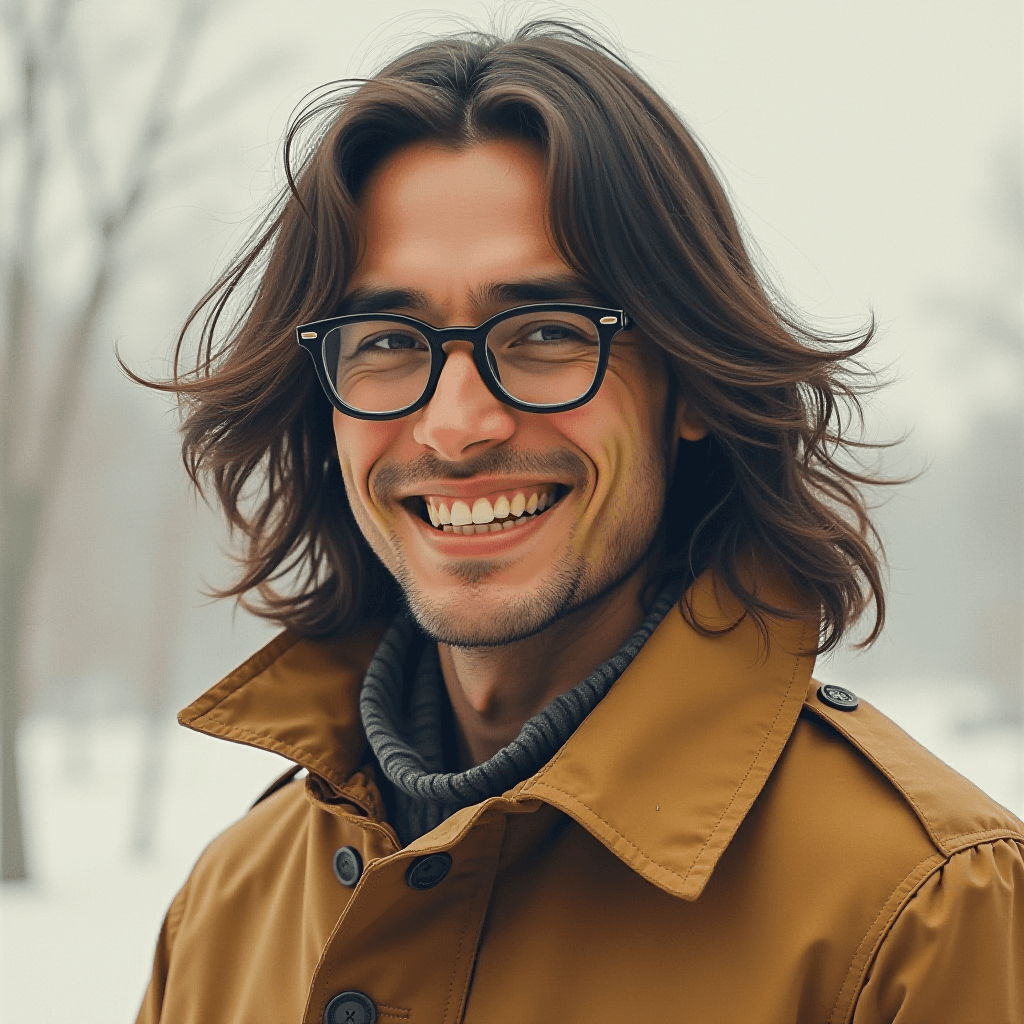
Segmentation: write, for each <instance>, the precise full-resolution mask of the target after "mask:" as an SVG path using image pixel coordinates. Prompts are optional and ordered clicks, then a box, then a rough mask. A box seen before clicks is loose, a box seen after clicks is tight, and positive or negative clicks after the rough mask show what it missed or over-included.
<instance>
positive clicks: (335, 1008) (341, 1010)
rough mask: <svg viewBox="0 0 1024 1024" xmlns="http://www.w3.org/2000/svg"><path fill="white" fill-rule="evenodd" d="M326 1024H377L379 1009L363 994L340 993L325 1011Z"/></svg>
mask: <svg viewBox="0 0 1024 1024" xmlns="http://www.w3.org/2000/svg"><path fill="white" fill-rule="evenodd" d="M324 1024H377V1007H376V1006H374V1005H373V1000H372V999H371V998H370V997H369V996H364V995H363V993H362V992H339V993H338V994H337V995H336V996H335V997H334V998H333V999H332V1000H331V1001H330V1002H329V1003H328V1004H327V1009H326V1010H324Z"/></svg>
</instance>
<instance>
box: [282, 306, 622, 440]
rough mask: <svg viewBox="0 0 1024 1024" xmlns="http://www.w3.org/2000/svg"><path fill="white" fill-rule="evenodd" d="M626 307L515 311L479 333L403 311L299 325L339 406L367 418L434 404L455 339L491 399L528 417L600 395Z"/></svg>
mask: <svg viewBox="0 0 1024 1024" xmlns="http://www.w3.org/2000/svg"><path fill="white" fill-rule="evenodd" d="M632 326H633V321H632V320H631V319H630V317H629V316H628V315H627V314H626V313H624V312H623V311H622V310H621V309H603V308H601V307H599V306H582V305H578V304H576V303H571V302H540V303H534V304H531V305H528V306H516V307H514V308H513V309H506V310H504V312H501V313H498V314H497V315H496V316H492V317H491V318H490V319H489V320H485V321H484V322H483V323H482V324H480V326H479V327H445V328H437V327H431V326H430V324H426V323H424V322H423V321H422V320H416V319H414V318H413V317H411V316H401V315H399V314H397V313H357V314H353V315H351V316H335V317H331V318H330V319H329V320H317V321H316V322H315V323H310V324H303V325H302V326H301V327H297V328H296V334H297V335H298V340H299V344H300V345H301V346H302V347H303V348H304V349H305V350H306V351H307V352H308V353H309V354H310V356H311V357H312V359H313V365H314V366H315V367H316V372H317V375H318V376H319V378H320V383H321V384H322V385H323V388H324V391H325V392H326V393H327V397H328V398H329V399H330V400H331V402H332V403H333V405H334V407H335V408H336V409H339V410H340V411H341V412H343V413H347V414H348V415H349V416H355V417H357V418H358V419H364V420H390V419H397V418H398V417H399V416H407V415H408V414H409V413H411V412H415V411H416V410H417V409H422V408H423V406H425V405H426V404H427V402H429V401H430V399H431V398H432V397H433V395H434V391H435V389H436V388H437V382H438V380H439V379H440V377H441V370H442V369H444V364H445V360H446V359H447V358H448V353H447V352H445V350H444V347H443V346H444V345H445V344H446V343H447V342H449V341H469V342H472V345H473V361H474V362H475V363H476V368H477V370H478V371H479V373H480V376H481V378H482V379H483V382H484V383H485V384H486V385H487V387H488V389H489V390H490V392H491V394H493V395H494V396H495V398H497V399H498V400H499V401H500V402H502V403H504V404H505V405H510V406H512V407H513V408H514V409H521V410H523V411H524V412H564V411H566V410H568V409H575V408H577V407H578V406H580V405H583V404H584V403H585V402H589V401H590V399H591V398H593V397H594V395H596V394H597V391H598V388H600V387H601V381H602V380H603V379H604V373H605V370H606V369H607V366H608V354H609V352H610V351H611V345H612V339H613V338H614V337H615V335H616V334H617V333H618V332H619V331H622V330H628V329H629V328H630V327H632Z"/></svg>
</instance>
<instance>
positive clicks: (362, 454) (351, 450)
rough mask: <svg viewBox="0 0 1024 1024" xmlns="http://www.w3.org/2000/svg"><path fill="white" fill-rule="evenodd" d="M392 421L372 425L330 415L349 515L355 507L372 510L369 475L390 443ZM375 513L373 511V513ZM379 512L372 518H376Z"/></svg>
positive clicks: (356, 508)
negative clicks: (350, 506)
mask: <svg viewBox="0 0 1024 1024" xmlns="http://www.w3.org/2000/svg"><path fill="white" fill-rule="evenodd" d="M393 422H395V421H391V420H389V421H386V422H384V423H375V422H372V421H370V420H357V419H354V418H353V417H351V416H346V415H344V413H340V412H337V411H335V413H334V443H335V445H336V446H337V449H338V464H339V465H340V466H341V476H342V479H343V480H344V482H345V490H346V492H347V493H348V499H349V502H350V504H351V505H352V510H353V512H355V513H356V515H358V514H359V511H358V510H359V508H360V507H362V508H370V509H374V510H375V507H374V505H373V500H372V498H371V496H370V491H369V480H370V474H371V473H372V472H373V468H374V466H376V465H377V464H378V463H379V462H380V460H381V459H382V458H383V456H384V454H385V452H387V450H388V449H389V447H391V446H392V444H393V443H394V440H395V437H394V435H395V434H396V433H397V428H395V427H394V426H393V425H392V424H393ZM375 511H376V510H375ZM378 516H379V512H377V514H375V515H374V518H378Z"/></svg>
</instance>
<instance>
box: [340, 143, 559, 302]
mask: <svg viewBox="0 0 1024 1024" xmlns="http://www.w3.org/2000/svg"><path fill="white" fill-rule="evenodd" d="M546 208H547V191H546V188H545V182H544V156H543V153H542V151H541V150H540V148H539V147H538V146H535V145H533V144H531V143H528V142H523V141H518V140H494V141H488V142H482V143H478V144H475V145H472V146H469V147H466V148H463V149H452V148H449V147H444V146H441V145H438V144H436V143H426V142H421V143H414V144H411V145H409V146H406V147H404V148H402V149H400V150H399V151H398V152H396V153H394V154H392V155H391V156H389V157H388V158H387V159H386V160H384V161H383V162H382V163H381V165H380V166H379V167H378V168H376V170H375V171H374V172H373V174H371V176H370V177H369V179H368V180H367V182H366V184H365V186H364V188H363V190H362V193H361V195H360V200H359V213H358V217H359V228H360V232H361V235H362V242H363V250H362V254H361V258H360V261H359V264H358V265H357V267H356V269H355V272H354V273H353V275H352V278H351V280H350V282H349V290H350V291H351V290H354V289H364V288H406V289H409V290H417V291H421V292H425V293H426V294H427V295H429V296H430V297H431V300H432V302H434V303H437V304H439V305H446V304H451V303H456V302H458V301H459V300H460V297H464V296H466V295H468V294H469V293H479V292H480V289H481V285H482V284H489V283H492V282H495V281H513V280H520V279H522V278H523V277H529V276H558V275H564V274H566V273H568V272H569V268H568V266H567V265H566V263H565V262H564V260H563V259H562V258H561V256H560V255H559V254H558V252H557V251H556V250H555V249H554V247H553V246H552V244H551V241H550V238H549V234H548V221H547V215H546Z"/></svg>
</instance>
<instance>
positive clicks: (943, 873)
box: [852, 839, 1024, 1024]
mask: <svg viewBox="0 0 1024 1024" xmlns="http://www.w3.org/2000/svg"><path fill="white" fill-rule="evenodd" d="M852 1021H853V1024H883V1022H884V1024H935V1022H937V1021H949V1022H951V1024H1021V1022H1024V842H1018V841H1014V840H1013V839H1004V840H999V841H996V842H992V843H985V844H982V845H979V846H976V847H971V848H969V849H967V850H963V851H961V852H960V853H957V854H954V855H953V857H951V858H950V859H949V861H947V862H946V864H945V865H944V866H943V867H942V868H941V869H940V870H939V871H937V872H935V874H933V875H932V876H931V877H929V878H928V879H927V881H925V883H924V884H923V885H922V886H921V888H920V889H919V890H918V891H917V894H916V895H915V896H914V897H913V898H912V899H911V900H910V901H909V902H908V903H907V904H906V906H905V907H904V908H903V910H902V912H901V913H900V914H899V916H898V917H897V919H896V921H895V922H894V923H893V926H892V928H891V929H890V931H889V934H888V935H887V936H886V938H885V940H884V941H883V943H882V945H881V947H880V949H879V951H878V955H877V957H876V959H875V962H874V964H873V966H872V968H871V970H870V972H869V974H868V975H867V979H866V981H865V983H864V987H863V989H862V990H861V993H860V996H859V998H858V999H857V1002H856V1008H855V1010H854V1014H853V1018H852Z"/></svg>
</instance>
